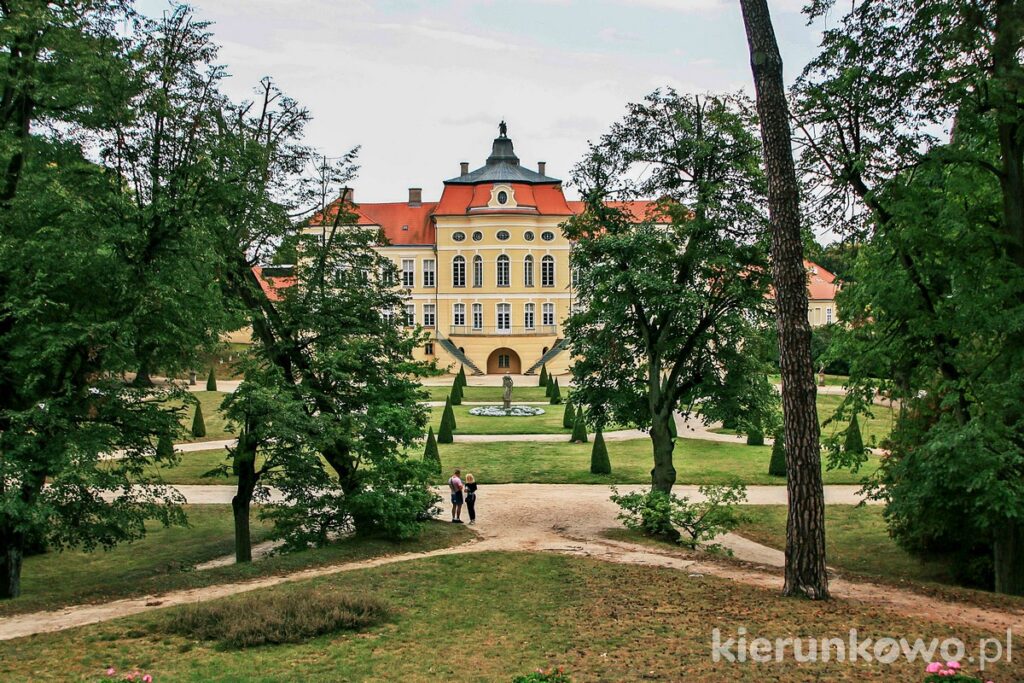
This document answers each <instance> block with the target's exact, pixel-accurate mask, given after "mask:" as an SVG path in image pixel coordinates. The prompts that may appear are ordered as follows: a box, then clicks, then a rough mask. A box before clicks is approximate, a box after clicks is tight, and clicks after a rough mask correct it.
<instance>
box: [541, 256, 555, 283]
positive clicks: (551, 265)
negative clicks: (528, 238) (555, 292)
mask: <svg viewBox="0 0 1024 683" xmlns="http://www.w3.org/2000/svg"><path fill="white" fill-rule="evenodd" d="M540 284H541V286H542V287H554V286H555V258H554V257H553V256H545V257H544V258H542V259H541V260H540Z"/></svg>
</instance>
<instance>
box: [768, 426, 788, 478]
mask: <svg viewBox="0 0 1024 683" xmlns="http://www.w3.org/2000/svg"><path fill="white" fill-rule="evenodd" d="M768 474H769V475H771V476H773V477H784V476H786V437H785V434H784V433H783V432H782V431H781V430H779V431H777V432H775V442H774V443H773V444H772V459H771V460H770V461H769V462H768Z"/></svg>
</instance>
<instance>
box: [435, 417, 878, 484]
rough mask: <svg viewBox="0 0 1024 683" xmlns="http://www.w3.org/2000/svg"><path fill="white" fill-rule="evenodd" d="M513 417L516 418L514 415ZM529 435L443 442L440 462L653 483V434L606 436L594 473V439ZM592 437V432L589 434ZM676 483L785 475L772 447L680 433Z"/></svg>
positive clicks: (487, 478)
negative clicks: (772, 467)
mask: <svg viewBox="0 0 1024 683" xmlns="http://www.w3.org/2000/svg"><path fill="white" fill-rule="evenodd" d="M510 419H512V418H510ZM568 440H569V436H568V433H567V434H566V443H543V442H528V441H522V442H520V441H513V442H495V443H454V444H442V445H441V447H440V450H441V464H442V472H443V473H445V476H441V477H438V480H437V483H443V481H444V480H446V475H447V473H449V472H450V470H452V469H453V468H456V467H458V468H461V469H462V471H463V472H464V473H466V472H472V473H473V475H474V476H475V477H476V478H477V480H478V481H479V482H481V484H484V485H486V484H508V483H530V484H649V483H650V481H651V466H652V463H653V459H652V458H653V456H652V451H651V441H650V439H630V440H627V441H606V442H605V445H607V447H608V458H609V459H610V460H611V464H612V473H611V474H610V475H596V474H591V473H590V451H591V449H592V446H593V444H592V443H586V444H570V443H568ZM591 441H593V435H591ZM673 459H674V462H675V466H676V470H677V479H676V483H678V484H722V483H726V482H731V481H736V480H739V481H742V482H743V483H746V484H768V485H772V484H774V485H779V486H784V485H785V483H786V480H785V479H783V478H781V477H772V476H769V474H768V461H769V460H770V459H771V448H769V447H767V446H747V445H746V444H742V443H725V442H721V441H699V440H696V439H677V440H676V448H675V454H674V458H673ZM877 466H878V458H877V457H875V456H872V457H871V459H870V460H869V461H868V462H867V463H866V464H865V465H864V467H862V468H861V470H860V472H859V473H857V474H851V473H850V472H848V471H838V470H833V471H826V472H824V480H825V483H826V484H857V483H860V480H861V479H862V478H863V477H864V476H865V475H866V474H869V473H871V472H873V471H874V470H875V468H876V467H877Z"/></svg>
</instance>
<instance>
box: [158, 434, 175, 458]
mask: <svg viewBox="0 0 1024 683" xmlns="http://www.w3.org/2000/svg"><path fill="white" fill-rule="evenodd" d="M156 457H157V458H158V459H159V460H168V459H169V458H172V457H174V442H173V441H171V435H170V434H168V433H167V432H164V433H163V434H161V435H160V438H159V439H157V440H156Z"/></svg>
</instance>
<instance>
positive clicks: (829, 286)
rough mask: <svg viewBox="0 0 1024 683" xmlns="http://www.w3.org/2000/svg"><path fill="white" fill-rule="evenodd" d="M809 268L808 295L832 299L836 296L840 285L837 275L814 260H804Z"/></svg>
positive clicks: (811, 297) (814, 297)
mask: <svg viewBox="0 0 1024 683" xmlns="http://www.w3.org/2000/svg"><path fill="white" fill-rule="evenodd" d="M804 268H806V269H807V296H808V298H810V299H823V300H831V299H835V298H836V292H838V291H839V285H837V284H836V282H835V280H836V276H835V275H833V274H832V273H830V272H828V271H827V270H825V269H824V268H822V267H821V266H819V265H818V264H817V263H814V262H813V261H808V260H806V259H805V260H804Z"/></svg>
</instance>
